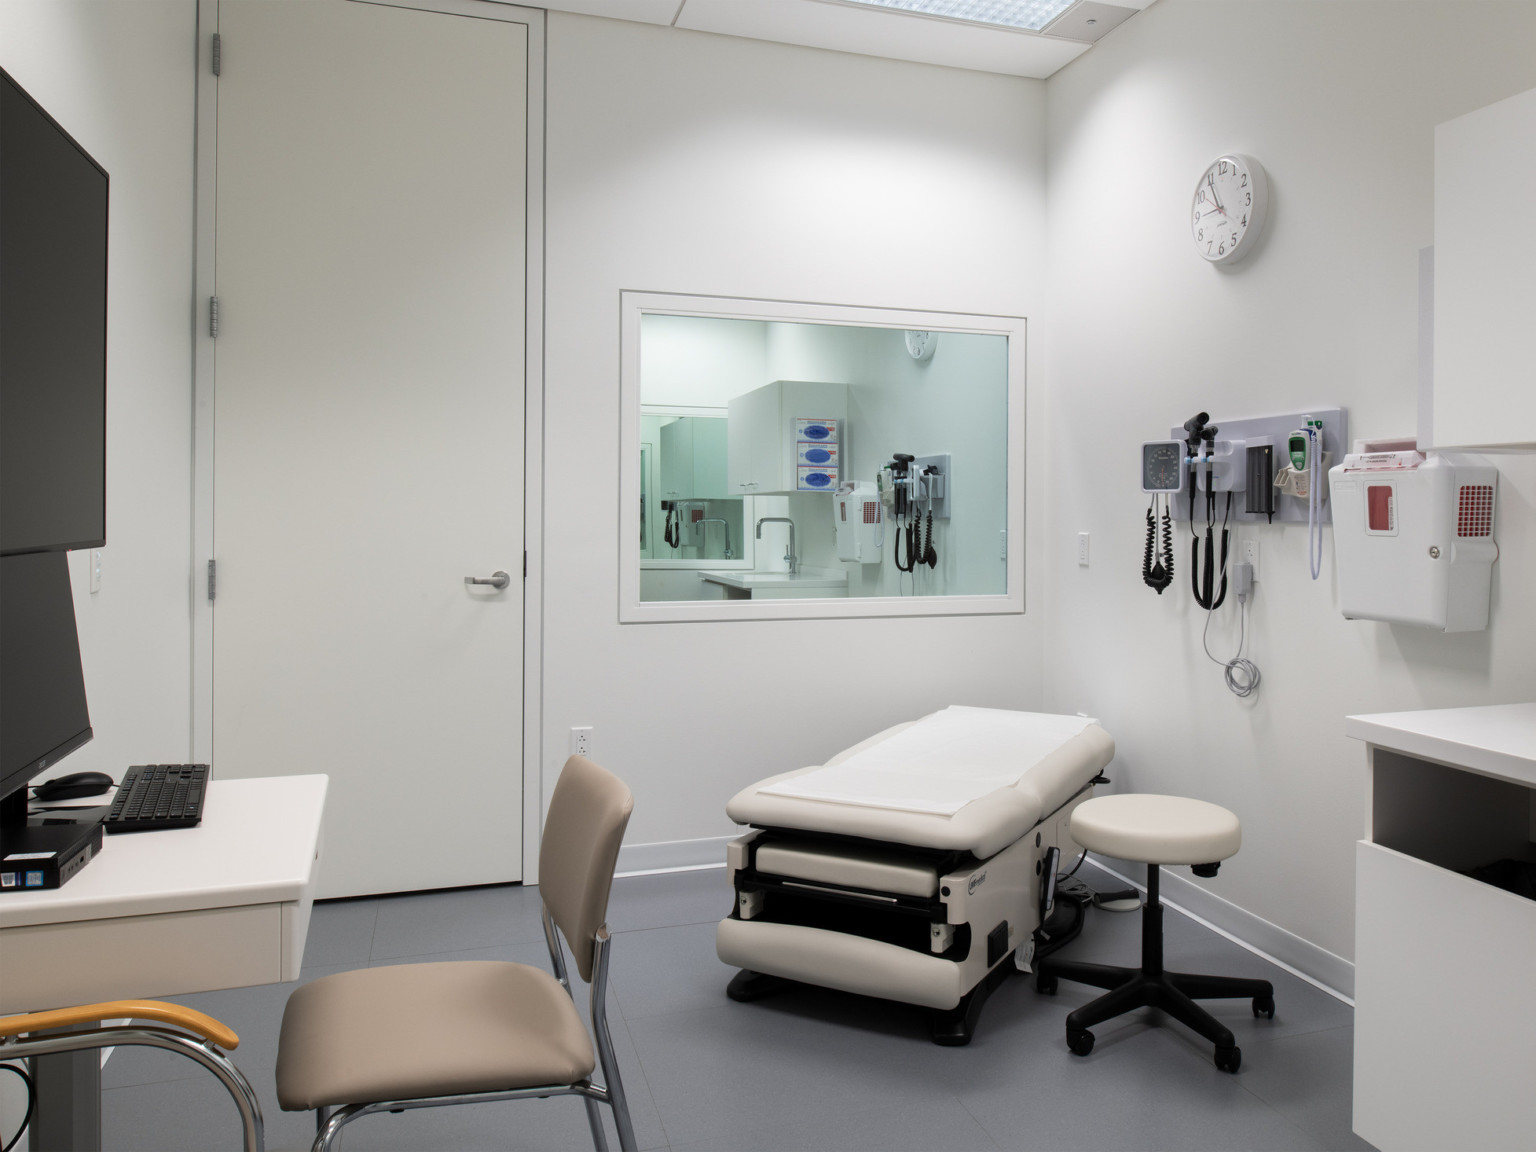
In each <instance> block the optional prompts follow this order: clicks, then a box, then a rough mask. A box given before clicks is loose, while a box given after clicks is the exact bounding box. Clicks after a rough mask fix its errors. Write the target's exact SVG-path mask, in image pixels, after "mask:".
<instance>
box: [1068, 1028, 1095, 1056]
mask: <svg viewBox="0 0 1536 1152" xmlns="http://www.w3.org/2000/svg"><path fill="white" fill-rule="evenodd" d="M1067 1047H1068V1048H1070V1049H1072V1053H1073V1055H1075V1056H1086V1055H1088V1053H1090V1052H1092V1051H1093V1033H1092V1032H1090V1031H1088V1030H1087V1029H1086V1028H1084V1029H1081V1030H1076V1029H1071V1028H1069V1029H1067Z"/></svg>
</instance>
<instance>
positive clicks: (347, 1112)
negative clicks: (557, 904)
mask: <svg viewBox="0 0 1536 1152" xmlns="http://www.w3.org/2000/svg"><path fill="white" fill-rule="evenodd" d="M542 911H543V921H544V942H545V943H546V944H548V945H549V960H550V965H551V967H553V968H554V973H555V978H556V979H557V980H559V981H560V986H561V987H562V988H564V989H565V991H566V994H567V995H568V996H570V997H571V998H572V1001H574V1000H575V993H573V992H572V991H571V981H570V978H569V976H567V974H566V968H565V951H564V948H563V947H562V945H561V943H560V931H559V929H558V928H557V927H556V926H555V922H554V918H553V917H551V916H550V914H549V906H548V905H543V906H542ZM608 947H609V938H608V930H607V928H606V927H603V928H599V929H598V930H597V935H596V937H595V938H594V943H593V949H592V985H591V1008H592V1033H593V1038H594V1039H595V1040H596V1042H597V1059H598V1065H599V1067H601V1068H602V1070H603V1076H604V1078H605V1079H606V1080H607V1082H608V1083H607V1086H606V1087H605V1086H604V1085H602V1084H597V1083H594V1082H593V1080H592V1078H591V1077H590V1076H588V1077H586V1078H585V1079H582V1080H578V1081H576V1083H574V1084H546V1085H540V1086H538V1087H533V1088H512V1089H508V1090H506V1091H500V1092H470V1093H464V1094H461V1095H455V1096H424V1097H418V1098H415V1099H409V1100H377V1101H374V1102H372V1103H368V1104H346V1105H343V1106H342V1107H340V1108H337V1109H336V1110H335V1111H334V1112H331V1111H328V1110H327V1109H324V1108H320V1109H317V1110H316V1112H315V1142H314V1145H313V1146H312V1152H332V1150H333V1149H334V1148H335V1147H336V1137H337V1136H338V1135H339V1134H340V1133H341V1130H342V1128H343V1127H345V1126H346V1125H348V1124H350V1123H351V1122H352V1121H354V1120H356V1119H358V1118H359V1117H362V1116H369V1115H372V1114H373V1113H375V1112H404V1111H405V1110H406V1109H408V1108H449V1107H452V1106H454V1105H456V1104H488V1103H491V1102H492V1101H497V1100H526V1099H529V1098H532V1097H538V1098H540V1099H542V1098H543V1097H545V1096H580V1097H581V1098H582V1103H583V1104H585V1105H586V1109H587V1127H588V1128H590V1129H591V1132H592V1145H593V1147H594V1148H596V1149H597V1152H608V1135H607V1133H606V1132H604V1131H603V1115H602V1113H601V1112H600V1111H598V1107H597V1106H598V1104H599V1103H603V1104H607V1105H608V1106H609V1107H610V1108H612V1109H613V1122H614V1126H615V1127H616V1128H617V1129H618V1132H619V1148H620V1149H621V1150H622V1152H636V1145H635V1129H634V1125H633V1124H632V1123H631V1122H630V1118H629V1102H628V1099H627V1098H626V1097H625V1095H624V1084H623V1081H622V1080H621V1079H620V1078H619V1061H618V1057H617V1056H616V1055H615V1053H614V1050H613V1038H612V1036H611V1035H609V1032H608Z"/></svg>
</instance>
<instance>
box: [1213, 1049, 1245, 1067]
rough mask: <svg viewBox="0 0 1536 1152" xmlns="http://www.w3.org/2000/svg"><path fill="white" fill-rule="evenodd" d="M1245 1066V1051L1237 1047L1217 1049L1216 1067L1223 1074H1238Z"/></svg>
mask: <svg viewBox="0 0 1536 1152" xmlns="http://www.w3.org/2000/svg"><path fill="white" fill-rule="evenodd" d="M1242 1064H1243V1050H1242V1049H1241V1048H1239V1047H1238V1046H1237V1045H1235V1044H1234V1045H1233V1046H1232V1047H1230V1048H1218V1049H1216V1067H1217V1068H1219V1069H1221V1071H1223V1072H1236V1071H1237V1070H1238V1069H1239V1068H1240V1067H1242Z"/></svg>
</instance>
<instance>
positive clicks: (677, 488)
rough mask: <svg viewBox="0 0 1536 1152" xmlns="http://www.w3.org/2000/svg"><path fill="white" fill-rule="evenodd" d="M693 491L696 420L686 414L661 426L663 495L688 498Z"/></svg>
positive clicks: (674, 498) (665, 497) (672, 498)
mask: <svg viewBox="0 0 1536 1152" xmlns="http://www.w3.org/2000/svg"><path fill="white" fill-rule="evenodd" d="M694 494H695V493H694V491H693V421H692V420H689V419H688V418H687V417H686V416H684V417H681V418H679V419H677V420H674V421H672V422H671V423H670V424H663V425H662V426H661V498H662V499H663V500H688V499H691V498H692V497H693V496H694Z"/></svg>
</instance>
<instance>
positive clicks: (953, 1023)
mask: <svg viewBox="0 0 1536 1152" xmlns="http://www.w3.org/2000/svg"><path fill="white" fill-rule="evenodd" d="M1012 961H1013V957H1012V955H1011V954H1010V955H1009V956H1007V957H1005V958H1004V959H1003V961H1002V963H1000V964H998V966H997V967H996V968H994V969H992V971H990V972H988V973H987V974H986V976H985V977H983V978H982V981H981V983H979V984H977V985H976V987H974V988H972V989H971V990H970V991H969V992H967V993H966V994H965V995H964V996H963V997H962V998H961V1000H960V1003H959V1004H957V1005H956V1006H955V1007H953V1008H950V1009H947V1010H941V1009H937V1008H934V1009H931V1010H930V1013H929V1016H930V1020H931V1024H932V1029H933V1042H934V1043H935V1044H942V1045H943V1046H945V1047H946V1048H958V1047H961V1046H962V1045H965V1044H969V1043H970V1042H971V1037H972V1035H974V1033H975V1031H976V1021H977V1020H978V1019H980V1017H981V1009H982V1007H983V1006H984V1005H985V1004H986V1002H987V998H988V997H990V996H991V995H992V993H993V991H994V990H996V989H997V988H998V987H1000V986H1001V985H1002V983H1003V981H1004V980H1006V979H1008V974H1009V973H1010V972H1013V971H1014V970H1015V969H1014V966H1013V963H1012ZM797 986H801V987H811V985H802V984H801V982H800V981H798V980H790V979H787V978H785V977H783V976H770V975H768V974H767V973H766V972H751V971H748V970H747V969H745V968H743V969H742V970H741V971H740V972H737V973H736V975H735V976H733V977H731V982H730V983H729V984H728V985H726V989H725V994H726V995H727V996H729V997H730V998H731V999H732V1000H735V1001H737V1002H738V1003H742V1004H750V1003H751V1002H752V1001H754V1000H764V999H766V998H767V997H769V996H776V995H778V994H779V993H780V992H787V991H789V990H790V989H791V988H795V987H797Z"/></svg>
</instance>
